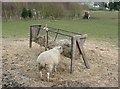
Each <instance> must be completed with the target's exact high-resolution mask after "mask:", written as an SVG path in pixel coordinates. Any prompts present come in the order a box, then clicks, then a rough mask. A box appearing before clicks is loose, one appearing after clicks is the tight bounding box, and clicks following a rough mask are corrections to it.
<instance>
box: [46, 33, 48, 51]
mask: <svg viewBox="0 0 120 89" xmlns="http://www.w3.org/2000/svg"><path fill="white" fill-rule="evenodd" d="M46 33H47V34H46V48H45V51H46V50H47V48H48V31H46Z"/></svg>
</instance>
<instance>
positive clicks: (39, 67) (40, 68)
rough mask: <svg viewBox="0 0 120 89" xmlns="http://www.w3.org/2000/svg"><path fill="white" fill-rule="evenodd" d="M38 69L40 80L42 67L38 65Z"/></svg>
mask: <svg viewBox="0 0 120 89" xmlns="http://www.w3.org/2000/svg"><path fill="white" fill-rule="evenodd" d="M38 69H39V72H40V78H42V67H41V66H40V64H39V65H38Z"/></svg>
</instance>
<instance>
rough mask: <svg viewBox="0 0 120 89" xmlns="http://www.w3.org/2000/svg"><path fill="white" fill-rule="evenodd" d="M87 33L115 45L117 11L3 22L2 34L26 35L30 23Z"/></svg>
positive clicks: (93, 37)
mask: <svg viewBox="0 0 120 89" xmlns="http://www.w3.org/2000/svg"><path fill="white" fill-rule="evenodd" d="M46 22H48V26H51V27H55V28H60V29H64V30H70V31H75V32H79V33H82V34H88V39H92V40H98V41H104V42H110V43H112V44H115V45H117V41H118V12H91V19H90V20H83V19H81V18H80V19H75V20H72V19H70V20H68V19H64V20H63V19H62V20H56V21H49V20H27V21H24V20H22V21H8V22H3V24H2V26H3V28H2V29H3V30H2V33H3V36H16V37H21V36H22V37H28V34H29V26H30V25H31V24H42V25H45V24H46Z"/></svg>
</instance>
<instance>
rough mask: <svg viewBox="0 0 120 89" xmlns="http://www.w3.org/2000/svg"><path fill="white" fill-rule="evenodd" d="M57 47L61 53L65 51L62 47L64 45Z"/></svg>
mask: <svg viewBox="0 0 120 89" xmlns="http://www.w3.org/2000/svg"><path fill="white" fill-rule="evenodd" d="M55 49H58V50H59V51H60V53H62V52H63V48H62V46H57V47H55Z"/></svg>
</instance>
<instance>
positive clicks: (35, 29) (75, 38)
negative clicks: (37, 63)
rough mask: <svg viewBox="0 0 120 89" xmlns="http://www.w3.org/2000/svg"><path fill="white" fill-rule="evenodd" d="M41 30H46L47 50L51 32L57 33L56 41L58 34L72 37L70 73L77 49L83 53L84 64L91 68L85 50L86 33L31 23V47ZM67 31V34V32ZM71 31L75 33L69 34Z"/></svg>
mask: <svg viewBox="0 0 120 89" xmlns="http://www.w3.org/2000/svg"><path fill="white" fill-rule="evenodd" d="M41 30H45V33H46V35H45V36H46V37H44V39H45V38H46V39H45V42H44V44H45V45H44V46H45V50H47V48H48V45H49V44H48V41H49V39H48V36H49V33H55V34H56V35H55V36H54V41H55V40H56V39H57V37H58V35H62V36H67V37H69V38H70V39H71V62H70V73H72V72H73V61H74V60H75V56H76V55H75V53H76V49H78V50H79V54H81V55H82V58H83V61H84V64H85V66H86V68H88V69H89V68H90V66H89V64H88V60H87V58H86V55H85V52H84V48H83V45H84V42H85V40H86V38H87V35H86V34H80V33H76V32H72V31H66V30H62V29H56V28H52V27H48V26H47V25H46V26H43V27H42V25H31V26H30V40H29V47H30V48H31V47H32V42H34V39H36V38H37V36H38V35H39V34H40V32H41ZM65 33H67V34H65ZM69 33H71V34H73V35H69Z"/></svg>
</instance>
